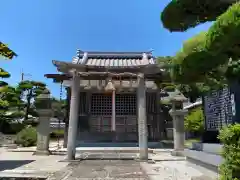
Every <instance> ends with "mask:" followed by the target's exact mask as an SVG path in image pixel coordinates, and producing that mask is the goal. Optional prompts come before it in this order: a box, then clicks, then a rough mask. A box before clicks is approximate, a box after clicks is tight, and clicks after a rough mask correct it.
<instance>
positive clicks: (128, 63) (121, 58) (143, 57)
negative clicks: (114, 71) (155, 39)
mask: <svg viewBox="0 0 240 180" xmlns="http://www.w3.org/2000/svg"><path fill="white" fill-rule="evenodd" d="M72 63H73V64H84V65H88V66H98V67H132V66H141V65H149V64H155V58H154V57H153V55H152V53H151V52H83V51H80V50H78V51H77V56H76V57H74V58H73V60H72Z"/></svg>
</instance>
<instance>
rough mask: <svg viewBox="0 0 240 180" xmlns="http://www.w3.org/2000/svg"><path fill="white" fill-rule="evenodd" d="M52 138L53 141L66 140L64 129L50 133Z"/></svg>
mask: <svg viewBox="0 0 240 180" xmlns="http://www.w3.org/2000/svg"><path fill="white" fill-rule="evenodd" d="M50 137H51V138H53V139H55V138H56V139H57V138H64V130H63V129H60V130H55V131H53V132H51V133H50Z"/></svg>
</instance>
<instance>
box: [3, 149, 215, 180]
mask: <svg viewBox="0 0 240 180" xmlns="http://www.w3.org/2000/svg"><path fill="white" fill-rule="evenodd" d="M90 154H91V157H92V158H90V156H88V158H86V159H85V160H82V161H75V162H71V163H68V162H62V161H61V160H64V158H65V156H64V155H51V156H33V155H32V152H8V151H7V150H6V149H4V148H0V177H1V176H9V175H18V176H23V175H27V174H29V176H33V175H36V176H38V177H49V178H48V179H49V180H73V179H79V180H81V179H94V178H95V179H96V178H98V179H102V180H103V179H106V180H107V179H109V180H114V179H123V178H124V179H123V180H128V179H129V180H130V179H134V178H135V179H136V180H137V179H140V180H144V179H146V180H191V178H192V177H201V176H203V175H207V176H209V177H212V178H215V177H217V175H216V174H215V173H213V172H210V171H208V170H206V169H204V168H201V167H198V166H196V165H193V164H191V163H188V162H186V161H185V158H183V157H173V156H171V155H170V153H169V152H168V151H165V150H161V151H158V152H157V153H156V154H149V158H150V159H153V160H154V161H155V163H145V162H138V161H135V160H133V159H134V158H135V157H136V156H137V155H136V154H135V155H134V154H133V153H123V154H125V155H121V156H120V155H119V153H118V155H117V153H116V155H114V154H110V153H105V154H104V155H103V154H99V153H90ZM103 156H104V157H103ZM106 157H107V158H108V160H106V159H107V158H106ZM114 157H115V158H114ZM118 157H120V158H122V157H128V158H126V159H128V160H125V161H123V160H121V159H120V158H119V159H118ZM88 159H92V160H88ZM100 159H102V160H100ZM204 180H205V179H204Z"/></svg>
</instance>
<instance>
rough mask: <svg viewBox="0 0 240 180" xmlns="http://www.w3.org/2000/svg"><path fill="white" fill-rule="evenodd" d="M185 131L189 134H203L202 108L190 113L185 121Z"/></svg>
mask: <svg viewBox="0 0 240 180" xmlns="http://www.w3.org/2000/svg"><path fill="white" fill-rule="evenodd" d="M184 126H185V129H186V130H187V131H189V132H201V131H202V130H203V127H204V115H203V110H202V108H201V107H198V108H195V109H193V110H191V111H190V112H189V114H188V115H187V116H186V117H185V119H184Z"/></svg>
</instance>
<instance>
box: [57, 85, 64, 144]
mask: <svg viewBox="0 0 240 180" xmlns="http://www.w3.org/2000/svg"><path fill="white" fill-rule="evenodd" d="M62 92H63V81H61V84H60V93H59V101H60V105H61V111H62V104H61V103H62ZM60 114H62V113H60ZM60 130H61V120H60V117H58V137H57V147H58V149H60V134H61V133H60Z"/></svg>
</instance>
